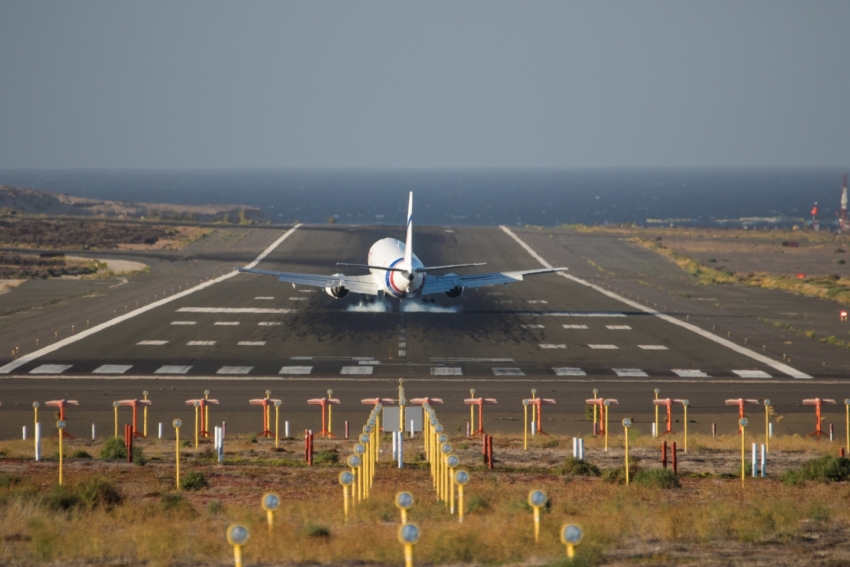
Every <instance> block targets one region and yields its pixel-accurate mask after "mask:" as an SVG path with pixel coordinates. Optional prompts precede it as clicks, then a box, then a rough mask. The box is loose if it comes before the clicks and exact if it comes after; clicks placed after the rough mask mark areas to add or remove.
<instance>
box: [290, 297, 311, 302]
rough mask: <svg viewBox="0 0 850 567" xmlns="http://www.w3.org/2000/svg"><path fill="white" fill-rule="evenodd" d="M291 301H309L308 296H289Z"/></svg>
mask: <svg viewBox="0 0 850 567" xmlns="http://www.w3.org/2000/svg"><path fill="white" fill-rule="evenodd" d="M287 299H289V301H307V298H306V297H288V298H287Z"/></svg>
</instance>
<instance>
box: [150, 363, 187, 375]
mask: <svg viewBox="0 0 850 567" xmlns="http://www.w3.org/2000/svg"><path fill="white" fill-rule="evenodd" d="M191 368H192V367H191V366H170V365H165V366H160V367H159V368H157V369H156V371H155V372H154V374H186V373H187V372H189V369H191Z"/></svg>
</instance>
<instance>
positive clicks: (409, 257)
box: [404, 191, 413, 269]
mask: <svg viewBox="0 0 850 567" xmlns="http://www.w3.org/2000/svg"><path fill="white" fill-rule="evenodd" d="M404 265H405V266H406V267H407V269H410V268H412V267H413V191H411V192H410V200H409V201H408V204H407V239H406V240H405V242H404Z"/></svg>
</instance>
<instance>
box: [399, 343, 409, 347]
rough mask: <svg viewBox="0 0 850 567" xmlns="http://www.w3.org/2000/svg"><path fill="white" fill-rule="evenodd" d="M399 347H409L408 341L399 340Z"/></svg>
mask: <svg viewBox="0 0 850 567" xmlns="http://www.w3.org/2000/svg"><path fill="white" fill-rule="evenodd" d="M398 348H407V343H406V342H399V343H398Z"/></svg>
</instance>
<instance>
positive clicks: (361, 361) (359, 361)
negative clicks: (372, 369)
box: [357, 360, 381, 365]
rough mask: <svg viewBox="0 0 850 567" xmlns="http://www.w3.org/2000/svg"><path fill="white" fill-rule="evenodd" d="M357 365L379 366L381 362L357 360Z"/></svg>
mask: <svg viewBox="0 0 850 567" xmlns="http://www.w3.org/2000/svg"><path fill="white" fill-rule="evenodd" d="M357 364H370V365H371V364H374V365H379V364H381V361H380V360H358V361H357Z"/></svg>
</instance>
